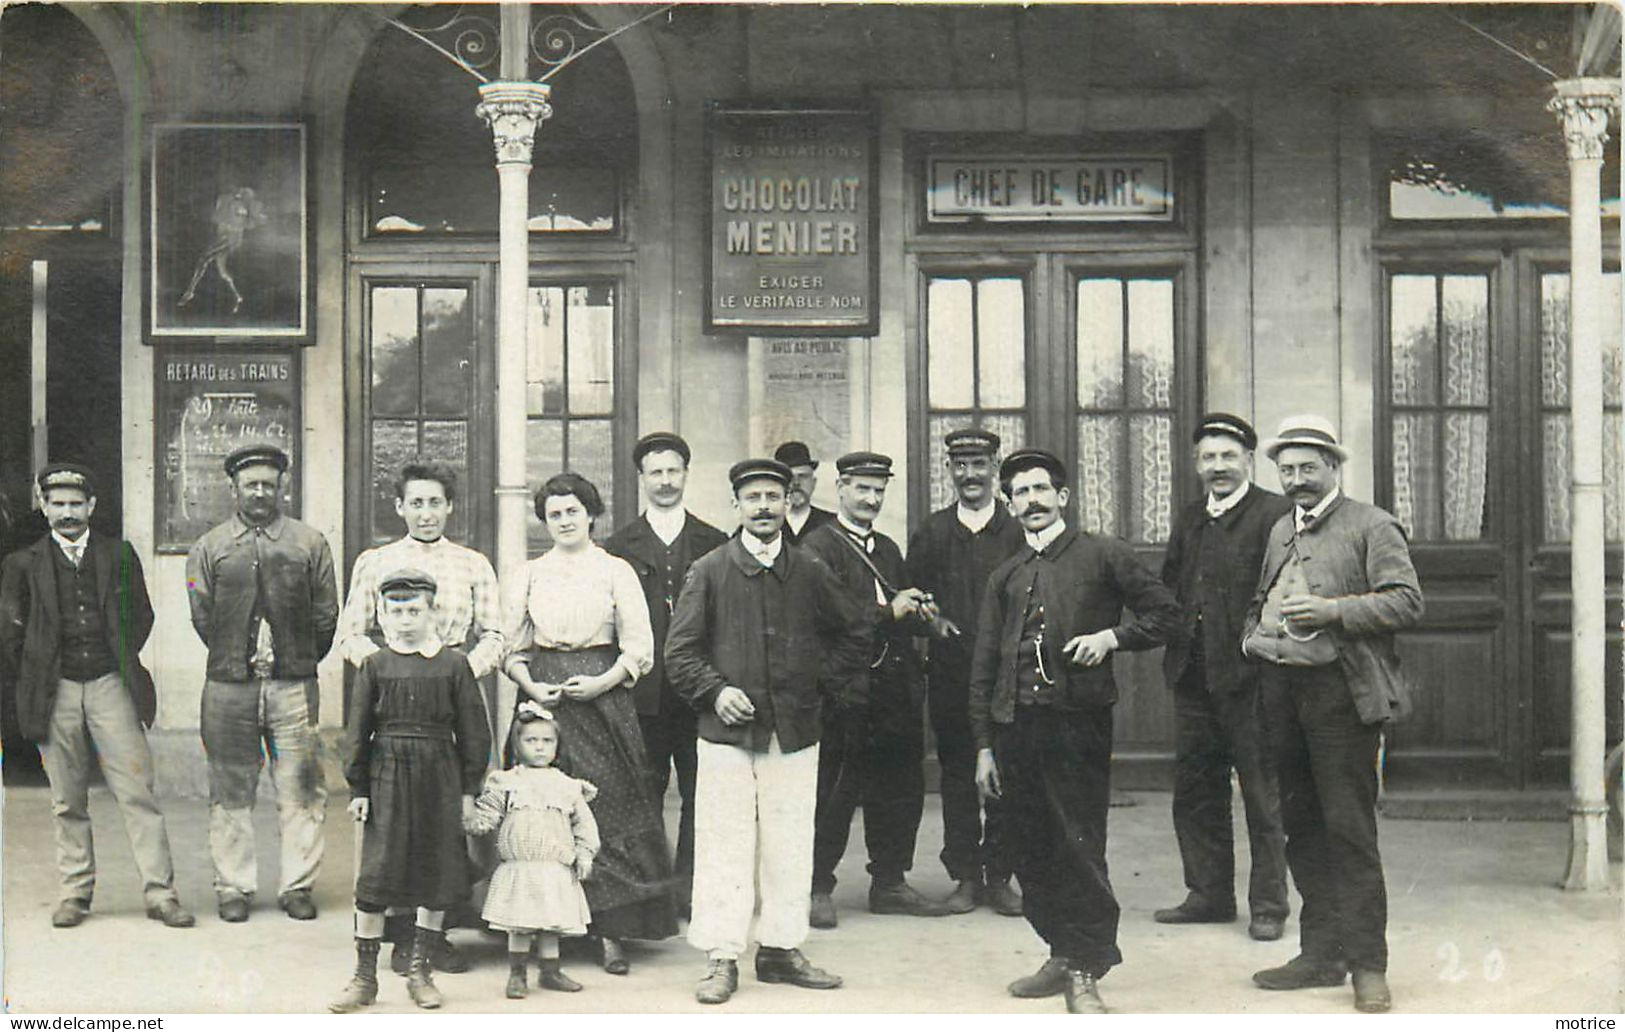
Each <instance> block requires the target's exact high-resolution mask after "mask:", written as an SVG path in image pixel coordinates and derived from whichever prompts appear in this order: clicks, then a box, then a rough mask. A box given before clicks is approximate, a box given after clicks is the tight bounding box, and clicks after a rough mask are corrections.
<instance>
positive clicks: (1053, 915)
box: [970, 448, 1179, 1013]
mask: <svg viewBox="0 0 1625 1032" xmlns="http://www.w3.org/2000/svg"><path fill="white" fill-rule="evenodd" d="M1066 479H1067V477H1066V467H1065V466H1063V465H1062V464H1061V460H1060V459H1058V458H1056V457H1055V456H1054V455H1052V454H1050V453H1049V452H1046V451H1041V450H1039V449H1036V448H1024V449H1022V450H1020V451H1016V452H1012V453H1011V454H1010V455H1009V457H1007V458H1006V459H1005V460H1004V462H1003V463H1001V464H1000V466H999V481H1000V484H1001V486H1002V487H1003V489H1004V493H1005V497H1006V498H1008V499H1009V505H1010V512H1011V514H1012V515H1014V516H1015V517H1016V518H1017V519H1019V520H1020V521H1021V525H1022V528H1023V529H1024V530H1025V531H1026V547H1025V548H1023V549H1022V550H1021V551H1020V552H1018V553H1017V554H1016V555H1015V556H1013V557H1011V558H1010V559H1008V560H1006V561H1005V562H1004V563H1003V564H1002V565H1000V566H999V567H998V569H996V570H994V571H993V574H992V576H990V577H989V578H988V583H987V593H986V596H985V598H984V599H983V602H982V613H981V619H980V623H979V626H978V628H977V632H976V651H975V654H974V658H973V659H972V663H971V682H970V715H971V732H972V734H973V735H974V736H975V738H976V745H977V754H976V784H977V787H978V788H979V789H980V790H981V791H982V793H983V795H985V796H996V797H999V798H1000V799H1002V800H1003V802H1004V814H1005V833H1006V834H1007V835H1008V836H1009V838H1010V845H1011V853H1012V855H1013V856H1014V858H1015V868H1016V877H1017V878H1018V879H1020V881H1021V891H1022V896H1023V902H1024V910H1025V913H1026V916H1027V922H1028V923H1029V924H1031V925H1032V927H1033V930H1034V931H1036V932H1037V933H1038V934H1039V936H1040V937H1041V938H1043V940H1044V941H1045V942H1046V943H1048V944H1049V948H1050V958H1049V959H1048V960H1046V961H1045V962H1044V964H1043V966H1041V967H1040V968H1039V969H1038V971H1037V972H1035V973H1034V974H1032V975H1029V976H1027V977H1025V978H1020V979H1017V980H1016V981H1015V982H1013V983H1011V985H1010V987H1009V988H1010V993H1011V995H1013V996H1022V997H1036V996H1051V995H1054V994H1055V993H1063V992H1064V993H1065V995H1066V1009H1067V1010H1068V1011H1069V1012H1071V1013H1104V1012H1105V1005H1104V1004H1103V1003H1102V1002H1101V999H1100V991H1099V989H1098V988H1097V986H1096V982H1097V980H1098V979H1099V978H1100V977H1101V976H1103V975H1105V973H1106V972H1107V971H1108V970H1110V969H1111V968H1112V967H1113V966H1114V965H1116V964H1119V963H1121V962H1122V959H1123V955H1122V954H1121V953H1120V952H1119V951H1118V948H1117V919H1118V914H1119V908H1118V905H1117V898H1116V897H1115V896H1114V895H1113V894H1112V887H1111V882H1110V881H1109V880H1108V878H1107V874H1106V811H1107V809H1108V807H1109V806H1110V805H1111V756H1112V706H1113V704H1114V703H1116V701H1117V683H1116V681H1115V680H1114V679H1113V677H1112V664H1111V662H1110V660H1111V654H1112V653H1113V652H1116V651H1119V650H1122V651H1137V650H1142V649H1151V648H1155V647H1156V646H1158V645H1162V644H1165V643H1166V642H1167V641H1168V640H1169V638H1170V637H1172V636H1173V635H1175V634H1177V633H1178V630H1179V602H1178V600H1176V599H1175V598H1174V596H1173V593H1172V592H1170V591H1169V590H1168V589H1167V588H1166V587H1164V586H1163V584H1162V582H1161V581H1159V580H1158V579H1157V577H1156V575H1155V574H1153V573H1152V572H1151V571H1150V570H1149V569H1147V568H1146V567H1145V565H1144V564H1143V563H1141V562H1140V560H1139V558H1138V557H1136V556H1135V554H1134V552H1133V550H1132V549H1131V548H1129V546H1128V544H1127V543H1125V542H1123V541H1121V540H1119V539H1117V538H1113V537H1105V536H1102V535H1098V534H1089V533H1085V532H1082V531H1078V530H1074V529H1073V528H1071V527H1068V526H1067V525H1066V521H1065V520H1064V519H1062V518H1061V512H1062V510H1063V509H1065V508H1066V503H1067V497H1068V492H1067V488H1066V486H1065V485H1066ZM1125 608H1127V609H1130V610H1132V611H1133V615H1132V616H1129V615H1127V614H1125V613H1124V612H1123V610H1124V609H1125Z"/></svg>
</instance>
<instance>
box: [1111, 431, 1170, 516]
mask: <svg viewBox="0 0 1625 1032" xmlns="http://www.w3.org/2000/svg"><path fill="white" fill-rule="evenodd" d="M1128 466H1129V492H1130V493H1129V499H1128V505H1129V514H1128V525H1127V526H1126V527H1124V529H1123V531H1121V532H1120V533H1122V535H1123V536H1124V537H1126V538H1128V539H1129V540H1130V541H1134V542H1138V543H1144V544H1154V543H1157V542H1161V541H1167V540H1168V535H1169V531H1170V528H1171V527H1172V526H1173V505H1174V463H1173V419H1172V418H1171V417H1169V416H1166V415H1163V414H1161V413H1147V414H1143V415H1136V416H1131V417H1130V418H1129V423H1128Z"/></svg>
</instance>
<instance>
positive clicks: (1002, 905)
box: [908, 429, 1022, 917]
mask: <svg viewBox="0 0 1625 1032" xmlns="http://www.w3.org/2000/svg"><path fill="white" fill-rule="evenodd" d="M943 445H944V446H945V448H946V451H947V455H946V458H945V459H944V460H943V464H944V465H945V466H946V467H947V472H948V476H949V477H950V478H951V479H952V481H953V485H954V494H955V495H956V496H957V497H956V499H955V501H954V503H953V504H952V505H949V506H947V507H946V508H943V509H939V510H937V511H936V512H934V513H932V514H931V515H929V516H927V517H926V518H925V520H924V522H922V523H921V524H920V526H919V529H917V530H916V531H915V532H914V536H913V537H911V538H910V539H909V542H908V572H909V578H910V580H911V582H912V583H913V584H914V586H915V587H917V588H919V589H920V590H922V591H925V592H928V593H930V594H931V596H932V597H933V598H934V599H935V601H936V604H937V607H938V609H940V610H941V616H940V618H939V626H940V627H942V629H943V632H944V633H942V634H940V635H937V636H934V637H932V638H931V639H930V643H929V646H928V653H927V658H928V664H927V667H926V685H927V696H926V699H927V709H928V711H929V713H930V715H931V729H932V731H933V732H934V734H935V735H936V740H937V762H938V765H939V766H940V767H941V770H942V864H943V866H944V867H946V868H947V869H948V877H950V878H952V879H953V880H954V881H955V882H957V883H958V886H957V887H956V888H955V889H954V891H953V893H952V894H951V895H950V896H949V897H948V899H947V901H946V902H947V905H948V909H949V910H950V911H952V912H953V913H956V914H964V913H969V912H970V911H972V910H974V909H976V905H977V904H978V903H983V904H986V905H987V906H989V907H992V908H993V909H994V910H995V911H997V912H998V913H1001V914H1004V915H1006V916H1009V917H1020V916H1021V896H1020V895H1019V894H1018V893H1017V892H1016V890H1015V889H1014V888H1012V887H1011V885H1010V874H1011V864H1010V856H1009V853H1008V851H1007V850H1006V848H1005V841H1004V835H1003V829H1002V824H1003V814H1002V812H1001V807H1000V804H999V801H998V800H997V799H988V800H987V801H986V802H985V804H984V803H983V802H982V801H980V800H978V798H977V791H976V743H975V742H974V741H973V740H972V738H971V731H970V708H969V707H970V661H971V649H972V648H973V647H974V646H975V644H976V617H977V614H978V613H979V612H980V611H981V607H982V590H983V589H984V588H985V587H986V586H987V578H988V575H989V574H991V573H992V572H993V570H994V568H996V567H997V566H998V565H999V564H1000V563H1002V562H1004V561H1005V560H1006V559H1008V558H1010V557H1011V556H1012V555H1015V554H1016V553H1017V552H1018V551H1020V550H1021V546H1022V531H1021V524H1020V523H1018V522H1017V521H1016V519H1015V517H1013V516H1011V515H1010V511H1009V510H1008V509H1006V508H1005V507H1004V506H1003V505H1000V504H999V495H998V490H997V484H996V480H995V477H996V473H997V470H996V465H995V464H996V462H997V456H998V453H999V435H998V434H995V433H993V432H992V431H991V430H981V429H965V430H954V431H951V432H950V433H949V434H948V435H947V437H945V438H944V439H943Z"/></svg>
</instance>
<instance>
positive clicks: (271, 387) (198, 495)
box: [153, 347, 300, 552]
mask: <svg viewBox="0 0 1625 1032" xmlns="http://www.w3.org/2000/svg"><path fill="white" fill-rule="evenodd" d="M155 358H156V362H155V363H154V374H155V375H154V377H153V378H154V381H155V383H156V388H157V399H156V401H157V403H156V407H155V409H154V417H155V418H154V424H155V426H156V428H157V434H158V441H157V463H158V471H157V477H158V482H157V484H156V485H155V487H156V490H155V491H154V492H153V494H154V496H155V498H156V499H157V506H158V513H157V520H156V530H157V547H158V551H160V552H184V551H185V550H186V549H187V548H189V547H191V545H192V542H194V541H196V540H197V539H198V538H199V537H201V536H202V535H203V533H204V532H205V531H207V530H208V529H209V528H210V527H213V526H214V525H215V524H217V523H221V522H223V521H225V520H227V519H229V518H230V517H231V514H232V513H233V512H235V511H236V506H235V504H234V503H233V501H232V496H231V484H230V482H229V481H228V480H227V478H226V472H225V468H224V462H225V458H226V456H227V455H229V454H230V453H231V452H233V451H236V450H237V449H238V448H241V447H243V446H244V445H249V444H274V445H276V446H277V447H278V448H281V449H282V450H283V451H285V452H287V453H288V457H289V458H290V459H292V460H293V461H292V466H291V467H290V469H289V476H288V477H287V478H286V481H285V485H286V486H285V490H286V492H287V494H286V496H285V497H284V499H283V507H282V511H283V512H285V513H288V514H289V515H297V514H298V507H297V504H296V503H297V492H296V487H295V485H297V484H298V483H299V480H300V477H299V473H300V470H299V461H300V446H299V444H300V441H299V426H300V409H299V401H300V396H299V361H298V355H297V353H296V352H295V351H294V350H293V349H291V348H277V349H266V348H246V347H245V348H220V347H213V348H181V347H165V348H160V349H159V351H158V353H157V355H156V356H155Z"/></svg>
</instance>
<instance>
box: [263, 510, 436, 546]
mask: <svg viewBox="0 0 1625 1032" xmlns="http://www.w3.org/2000/svg"><path fill="white" fill-rule="evenodd" d="M231 519H232V522H234V523H235V524H236V525H237V535H236V536H237V537H242V536H243V535H245V534H252V533H253V532H254V529H255V528H254V527H253V525H252V524H250V523H248V522H247V521H245V520H244V519H243V516H242V513H233V514H232V516H231ZM287 521H288V518H287V517H286V516H284V515H282V514H281V513H277V515H276V519H274V520H272V521H271V522H270V523H267V524H266V525H265V527H264V530H265V536H266V537H268V538H270V539H271V540H272V541H275V540H276V539H277V538H280V537H281V536H282V527H283V525H284V524H286V523H287ZM408 536H410V535H408Z"/></svg>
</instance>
